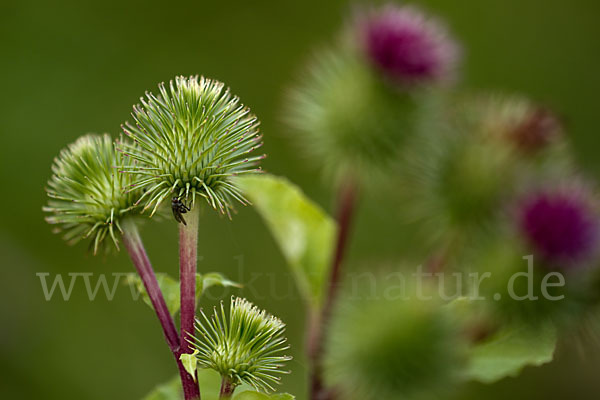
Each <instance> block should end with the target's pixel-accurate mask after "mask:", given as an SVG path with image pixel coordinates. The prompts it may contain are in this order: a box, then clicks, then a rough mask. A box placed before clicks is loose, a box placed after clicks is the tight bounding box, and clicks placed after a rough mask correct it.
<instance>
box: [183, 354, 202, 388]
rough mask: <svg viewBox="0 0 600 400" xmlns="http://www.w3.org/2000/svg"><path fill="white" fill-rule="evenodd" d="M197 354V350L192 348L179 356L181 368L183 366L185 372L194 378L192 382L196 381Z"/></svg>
mask: <svg viewBox="0 0 600 400" xmlns="http://www.w3.org/2000/svg"><path fill="white" fill-rule="evenodd" d="M197 354H198V350H194V352H193V353H191V354H187V353H184V354H181V355H180V356H179V360H180V361H181V364H182V365H183V368H185V370H186V371H187V373H188V374H190V375H191V376H192V378H194V382H195V381H196V368H197V367H198V360H197V359H196V355H197Z"/></svg>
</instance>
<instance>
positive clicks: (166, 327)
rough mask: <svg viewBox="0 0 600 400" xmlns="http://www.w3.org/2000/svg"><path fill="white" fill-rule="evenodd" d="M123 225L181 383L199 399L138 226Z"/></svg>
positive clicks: (124, 234)
mask: <svg viewBox="0 0 600 400" xmlns="http://www.w3.org/2000/svg"><path fill="white" fill-rule="evenodd" d="M122 227H123V243H124V244H125V248H126V249H127V252H128V253H129V256H130V257H131V261H132V262H133V265H134V266H135V269H136V270H137V272H138V274H139V276H140V278H141V279H142V283H143V284H144V287H145V288H146V293H148V297H149V298H150V302H151V303H152V307H153V308H154V311H155V312H156V315H157V316H158V321H159V322H160V325H161V327H162V329H163V333H164V335H165V339H166V340H167V344H168V345H169V349H170V350H171V353H172V354H173V357H174V358H175V362H176V363H177V368H178V369H179V374H180V377H181V383H182V385H183V389H184V393H185V396H186V397H185V398H186V399H197V398H199V395H200V392H199V390H198V385H197V384H196V383H195V382H194V380H193V379H192V377H191V376H190V375H189V374H188V373H187V371H186V370H185V368H184V367H183V365H182V364H181V361H180V360H179V356H180V354H181V353H180V342H179V335H178V333H177V329H176V328H175V323H174V322H173V318H171V314H170V313H169V309H168V308H167V304H166V303H165V299H164V297H163V294H162V292H161V290H160V286H159V285H158V281H157V280H156V275H155V274H154V270H153V269H152V265H151V264H150V259H149V258H148V254H147V253H146V250H145V248H144V245H143V243H142V239H141V237H140V234H139V232H138V230H137V227H136V225H135V223H134V222H133V221H131V220H125V221H123V224H122ZM190 382H191V383H190ZM193 396H195V397H193Z"/></svg>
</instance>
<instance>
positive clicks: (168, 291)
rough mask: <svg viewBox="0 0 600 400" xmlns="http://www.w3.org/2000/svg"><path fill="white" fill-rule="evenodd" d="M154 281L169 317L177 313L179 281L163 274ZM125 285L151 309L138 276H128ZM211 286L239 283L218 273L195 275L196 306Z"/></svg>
mask: <svg viewBox="0 0 600 400" xmlns="http://www.w3.org/2000/svg"><path fill="white" fill-rule="evenodd" d="M156 280H157V281H158V286H159V287H160V290H161V292H162V293H163V296H164V298H165V303H167V308H168V309H169V313H171V315H175V314H177V312H178V311H179V281H176V280H175V279H173V278H171V277H170V276H169V275H168V274H164V273H157V274H156ZM125 284H127V285H130V286H133V287H134V288H135V290H137V292H138V293H139V294H140V295H141V296H142V299H143V300H144V303H146V304H147V305H149V306H150V307H151V308H152V302H151V301H150V297H149V296H148V294H147V293H146V288H145V287H144V284H143V282H142V279H141V278H140V277H139V275H138V274H136V273H131V274H128V275H127V277H126V279H125ZM211 286H223V287H236V288H239V287H241V285H240V284H239V283H236V282H234V281H231V280H229V279H227V278H225V277H224V276H223V275H222V274H220V273H218V272H209V273H206V274H196V304H198V301H199V299H200V297H201V296H202V294H204V291H205V290H206V289H208V288H210V287H211Z"/></svg>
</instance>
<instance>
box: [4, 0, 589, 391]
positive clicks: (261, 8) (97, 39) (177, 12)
mask: <svg viewBox="0 0 600 400" xmlns="http://www.w3.org/2000/svg"><path fill="white" fill-rule="evenodd" d="M354 3H355V2H350V1H337V0H332V1H326V2H325V1H316V0H306V1H303V2H296V1H291V0H285V1H273V0H271V1H267V0H255V1H252V2H205V1H195V2H182V1H174V2H164V1H156V0H147V1H140V0H134V1H126V2H123V1H102V2H85V1H66V0H58V1H56V2H42V1H39V0H38V1H31V0H23V1H19V2H4V3H3V4H2V5H0V49H1V50H2V53H1V54H2V61H1V62H0V72H1V75H0V76H1V77H2V96H1V97H0V110H1V111H0V113H1V120H0V121H1V123H0V132H1V135H2V139H3V143H2V146H0V147H1V149H2V150H1V151H2V154H1V157H0V182H2V193H3V196H2V197H0V202H1V204H2V209H3V210H4V213H3V215H2V218H1V219H0V251H1V254H2V255H3V257H2V265H1V267H0V300H1V301H0V316H1V317H2V324H1V328H0V376H1V377H2V378H1V379H0V395H2V397H3V398H7V399H30V398H44V399H80V400H87V399H90V400H95V399H98V400H100V399H106V398H111V399H136V398H141V397H142V396H143V395H145V394H146V393H148V392H149V390H150V389H151V388H153V387H154V386H156V385H157V384H158V383H161V382H165V381H167V380H168V379H169V378H170V377H171V376H172V375H173V374H174V367H175V365H174V362H173V360H172V356H171V354H169V351H168V349H167V347H166V346H165V344H164V341H163V338H162V337H161V332H160V329H159V328H158V323H157V321H156V317H155V316H154V315H153V314H152V313H151V312H149V311H148V310H147V309H146V307H145V306H144V305H143V304H142V303H141V301H140V302H133V301H132V300H131V294H130V292H129V290H128V289H127V288H125V289H123V287H122V286H121V288H120V289H119V290H117V292H116V295H115V297H114V299H113V300H112V301H107V300H106V298H105V297H102V296H98V298H97V299H95V300H94V301H90V300H89V299H88V296H87V294H86V291H85V286H84V285H83V284H82V282H81V280H80V281H79V282H78V283H77V284H75V285H74V290H73V293H72V296H71V299H70V300H69V301H63V300H62V299H61V298H59V296H55V298H53V299H52V300H51V301H46V300H45V298H44V295H43V291H42V289H41V286H40V278H39V277H38V276H36V273H50V275H49V277H48V279H49V281H50V282H51V279H53V276H54V275H55V274H57V273H62V274H65V279H66V282H67V283H68V279H69V276H68V275H66V274H68V273H73V272H83V273H89V272H93V273H106V274H109V275H108V278H110V274H112V273H116V272H132V271H133V269H132V267H131V265H130V263H129V260H128V258H127V256H126V255H125V254H123V253H122V254H119V255H118V256H116V257H113V256H107V257H106V258H104V259H103V258H102V257H92V256H91V255H90V254H87V253H86V248H85V245H78V246H76V247H74V248H69V247H68V246H66V245H65V244H64V242H63V241H62V239H60V237H59V236H57V235H53V234H52V233H51V228H50V227H49V226H48V225H47V224H46V223H45V222H44V221H43V215H42V211H41V207H42V205H43V204H44V203H45V201H46V195H45V192H44V186H45V184H46V181H47V179H48V178H49V176H50V165H51V163H52V159H53V157H55V156H56V155H57V154H58V152H59V150H60V149H61V148H62V147H64V146H65V144H67V143H70V142H72V141H73V140H74V139H75V138H77V137H78V136H80V135H81V134H83V133H86V132H99V133H101V132H109V133H111V134H113V135H116V134H117V133H118V131H119V125H120V124H121V123H122V122H124V121H125V120H127V119H131V118H130V116H129V113H130V111H131V106H132V105H133V104H134V103H135V102H137V101H138V98H139V97H140V96H141V95H143V93H144V91H145V90H151V89H154V88H155V87H156V84H157V83H158V82H161V81H167V80H169V79H171V78H173V77H174V76H175V75H178V74H183V75H190V74H203V75H206V76H208V77H212V78H216V79H219V80H222V81H224V82H226V84H227V85H229V86H231V88H232V90H233V91H234V92H235V93H236V94H239V96H240V97H241V99H242V101H243V102H244V103H245V104H248V105H249V106H251V107H252V109H253V111H254V112H255V113H256V114H257V115H258V116H259V118H260V120H261V122H262V125H261V131H262V132H263V133H264V135H265V137H264V141H265V152H266V153H268V154H269V158H268V159H267V160H265V163H264V166H265V168H266V169H267V170H269V171H271V172H274V173H276V174H277V175H282V176H286V177H288V178H289V179H290V180H291V181H293V182H295V183H297V184H299V185H300V187H302V189H303V190H304V191H305V192H307V194H308V195H309V197H310V198H313V199H316V200H317V201H318V202H319V203H320V204H321V205H322V206H323V207H324V208H326V209H330V208H331V207H330V202H329V199H330V193H329V188H327V187H325V186H324V185H322V184H320V182H321V181H320V178H319V177H318V174H317V172H316V170H315V168H314V167H313V166H312V165H310V164H308V163H306V161H305V160H304V159H302V158H299V157H298V156H297V153H298V152H297V149H296V148H295V147H294V146H293V145H291V144H290V143H289V142H290V141H289V137H286V135H285V133H286V128H285V127H284V125H283V124H282V123H281V120H282V115H281V113H282V109H281V103H282V99H283V98H284V96H286V90H287V88H289V87H290V86H291V83H292V82H293V81H294V79H296V77H297V76H298V72H300V71H301V70H302V68H303V66H304V64H305V62H306V60H307V58H308V56H309V55H310V54H311V51H312V49H313V48H314V46H319V45H320V44H323V42H324V41H325V42H326V41H328V40H330V37H331V35H332V34H334V33H335V32H336V31H337V30H338V28H339V26H340V25H341V24H342V23H343V21H344V20H345V18H347V17H348V16H349V13H350V9H351V5H352V4H354ZM414 3H417V4H422V5H423V6H425V7H427V8H429V9H430V10H431V11H433V12H434V13H437V14H439V15H440V16H442V17H444V18H446V19H447V20H448V23H449V25H450V26H451V28H452V29H453V31H454V32H455V34H456V36H457V37H458V38H459V39H461V40H462V41H463V43H464V47H465V56H466V62H465V65H464V72H465V76H466V79H465V80H464V82H463V86H465V87H468V88H475V89H486V90H488V89H499V90H504V91H518V92H523V93H526V94H529V95H531V96H532V97H533V98H534V99H536V100H539V101H541V102H543V103H545V104H548V105H549V106H551V107H552V108H554V109H555V110H557V111H558V112H559V113H560V114H561V115H562V116H563V118H564V119H565V121H566V122H567V126H568V132H569V134H570V137H571V139H572V141H573V143H574V147H575V149H576V152H577V155H578V157H579V159H580V162H581V163H582V164H583V165H584V166H586V167H587V168H588V170H589V171H591V172H592V173H593V174H594V175H595V176H596V177H598V176H599V173H600V159H598V157H597V149H598V145H599V144H600V141H599V139H598V136H597V134H596V129H597V128H596V119H597V93H599V92H600V79H598V77H597V76H596V74H597V71H598V70H599V69H600V41H599V40H598V37H600V25H599V24H598V23H597V15H598V14H599V13H600V3H598V2H597V1H594V0H572V1H569V2H565V1H560V0H482V1H473V0H455V1H447V0H428V1H415V2H414ZM398 189H399V190H400V189H401V188H398ZM390 190H393V189H390ZM202 228H204V229H202ZM142 235H143V236H144V239H145V240H146V242H147V243H146V244H147V247H148V249H149V253H150V256H151V258H152V261H153V263H154V264H155V267H156V269H157V270H158V271H161V272H167V273H170V274H171V275H172V276H175V275H176V270H177V265H176V262H175V261H174V260H176V255H177V234H176V226H175V224H173V223H171V221H163V222H161V223H153V224H147V226H145V227H143V231H142ZM412 236H413V235H412V234H411V227H410V226H404V225H401V224H400V221H399V220H398V219H397V218H396V214H395V212H394V204H391V203H390V201H389V199H388V197H386V193H377V194H369V195H368V196H365V197H364V198H363V199H362V209H361V212H360V215H359V218H358V221H357V226H356V235H355V236H354V237H353V240H352V250H351V254H350V257H349V258H348V259H349V260H350V263H349V264H350V265H349V266H350V267H351V268H377V263H378V262H380V261H383V260H386V259H388V258H392V259H396V260H397V259H400V258H401V257H402V256H403V255H406V256H408V257H412V258H414V259H417V260H418V259H419V255H418V254H413V252H411V249H412V248H413V247H414V246H412V245H411V240H412ZM199 239H200V248H199V254H200V255H201V256H202V257H203V258H202V260H201V261H200V263H199V272H201V273H202V272H206V271H220V272H222V273H223V274H225V275H226V276H228V277H230V278H231V279H233V280H234V281H237V282H241V283H242V284H245V287H244V289H243V291H242V294H243V295H244V296H246V297H248V298H249V300H251V301H253V302H254V303H255V304H257V305H258V306H259V307H261V308H266V309H268V310H269V312H271V313H273V314H275V315H278V316H279V317H281V318H282V319H283V320H284V321H285V322H286V323H287V325H288V332H289V338H290V342H291V345H292V355H293V356H294V361H293V362H292V364H291V368H292V370H293V374H292V375H290V376H288V377H285V379H284V385H283V387H282V390H283V391H287V392H290V393H294V394H296V395H297V398H299V399H303V398H305V383H304V374H305V362H304V357H303V355H302V354H303V353H302V346H303V337H302V329H303V325H304V316H303V308H302V301H301V299H300V297H299V294H298V292H297V289H296V288H295V287H294V284H293V281H292V280H291V278H290V276H289V272H288V270H287V267H286V266H285V262H284V259H283V256H282V255H281V254H280V253H279V251H278V249H277V247H276V245H275V243H274V241H273V238H272V237H271V235H270V233H269V232H268V230H267V229H266V228H265V227H264V225H263V223H262V221H261V220H260V218H259V217H258V215H257V214H256V213H255V212H254V211H253V210H251V209H249V208H245V209H241V210H240V213H239V214H238V215H237V216H235V217H234V220H233V222H230V221H228V220H226V219H224V218H220V217H218V216H216V215H214V213H212V212H207V213H205V215H203V217H202V220H201V230H200V235H199ZM77 279H81V277H78V278H77ZM91 279H92V282H93V283H95V282H96V279H97V275H94V276H92V277H91ZM213 289H217V290H212V289H211V290H209V294H210V295H209V296H207V301H206V303H204V304H202V306H204V307H209V306H212V304H213V303H215V302H216V301H218V299H219V298H227V297H228V295H230V294H231V293H232V292H231V291H230V290H221V289H219V288H213ZM236 293H238V292H237V291H236ZM585 353H586V357H585V358H583V359H582V358H581V357H579V355H578V354H576V352H575V349H574V346H573V345H572V344H571V343H565V344H564V345H563V346H561V348H559V352H558V358H557V360H556V361H555V362H554V363H552V364H549V365H547V366H544V367H542V368H539V369H527V370H526V371H525V372H524V374H523V375H521V376H520V377H519V378H517V379H506V380H503V381H501V382H500V383H497V384H495V385H491V386H483V385H479V384H473V385H470V386H468V387H467V388H466V389H465V390H464V391H462V392H461V393H459V394H457V399H480V398H487V399H504V398H506V397H508V396H509V395H510V397H511V398H523V399H528V400H533V399H542V398H543V399H544V400H550V399H565V398H577V399H595V398H597V392H598V391H599V390H600V383H599V381H598V379H597V377H596V375H597V374H598V373H597V370H598V365H600V353H599V352H598V350H597V346H596V347H593V346H591V345H588V347H586V348H585ZM31 360H35V362H31ZM82 360H85V362H83V361H82Z"/></svg>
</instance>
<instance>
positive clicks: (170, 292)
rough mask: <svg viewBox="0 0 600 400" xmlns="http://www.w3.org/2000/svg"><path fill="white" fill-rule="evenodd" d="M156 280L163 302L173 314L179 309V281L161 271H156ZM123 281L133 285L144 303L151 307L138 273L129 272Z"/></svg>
mask: <svg viewBox="0 0 600 400" xmlns="http://www.w3.org/2000/svg"><path fill="white" fill-rule="evenodd" d="M156 280H157V281H158V286H159V287H160V291H161V292H162V293H163V297H164V298H165V303H167V308H168V309H169V312H170V313H171V315H175V314H176V313H177V311H179V281H176V280H175V279H173V278H171V277H170V276H169V275H168V274H163V273H157V274H156ZM125 283H126V284H128V285H132V286H133V287H135V289H136V290H137V292H138V293H139V294H141V296H142V300H144V303H146V304H147V305H149V306H150V308H152V302H151V301H150V297H149V296H148V293H146V288H145V287H144V283H143V282H142V278H140V276H139V275H138V274H136V273H131V274H129V275H127V277H126V280H125Z"/></svg>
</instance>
